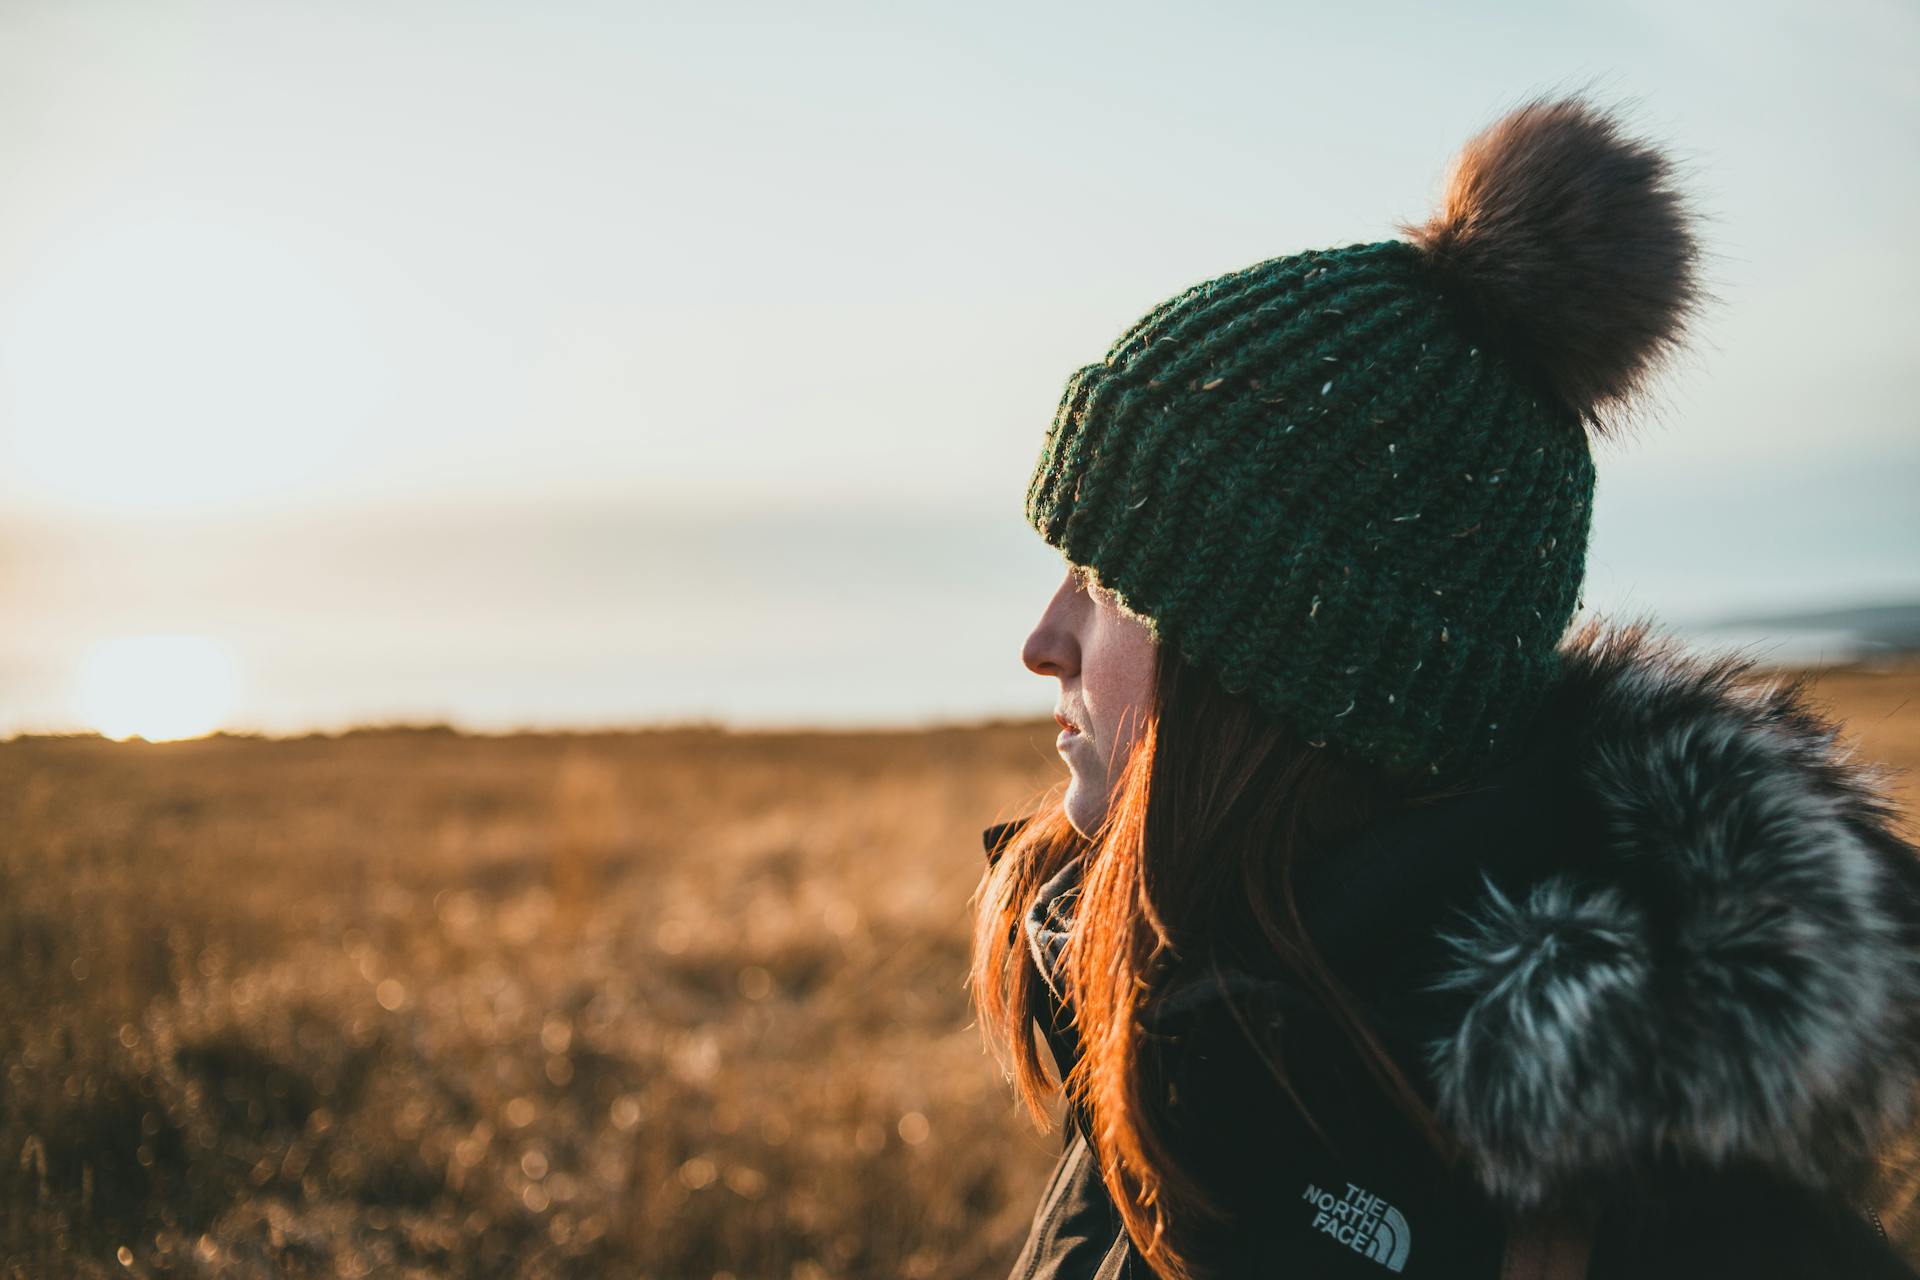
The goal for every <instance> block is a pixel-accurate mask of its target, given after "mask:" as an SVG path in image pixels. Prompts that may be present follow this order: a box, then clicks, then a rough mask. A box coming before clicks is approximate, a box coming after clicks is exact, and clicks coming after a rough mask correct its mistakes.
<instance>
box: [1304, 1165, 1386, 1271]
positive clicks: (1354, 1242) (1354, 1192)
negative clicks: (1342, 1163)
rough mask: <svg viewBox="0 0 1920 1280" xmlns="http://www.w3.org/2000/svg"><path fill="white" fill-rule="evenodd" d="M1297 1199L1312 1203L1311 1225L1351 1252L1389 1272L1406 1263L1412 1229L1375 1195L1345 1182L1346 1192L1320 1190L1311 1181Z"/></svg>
mask: <svg viewBox="0 0 1920 1280" xmlns="http://www.w3.org/2000/svg"><path fill="white" fill-rule="evenodd" d="M1300 1198H1301V1199H1302V1200H1305V1201H1306V1202H1307V1203H1308V1204H1310V1205H1312V1206H1313V1211H1314V1212H1313V1225H1314V1228H1315V1229H1316V1230H1319V1231H1324V1232H1326V1233H1327V1234H1328V1235H1330V1236H1332V1237H1333V1238H1334V1239H1335V1240H1338V1241H1339V1242H1340V1243H1341V1244H1343V1245H1345V1246H1347V1248H1349V1249H1351V1250H1353V1251H1354V1252H1355V1253H1364V1254H1365V1255H1367V1257H1369V1258H1372V1259H1373V1260H1374V1261H1375V1262H1377V1263H1379V1264H1380V1265H1381V1266H1383V1267H1385V1268H1386V1269H1387V1270H1389V1271H1399V1270H1401V1269H1402V1268H1404V1267H1405V1266H1406V1265H1407V1254H1408V1253H1410V1252H1411V1251H1412V1249H1413V1232H1411V1231H1409V1230H1408V1229H1407V1220H1406V1219H1405V1218H1403V1217H1401V1216H1400V1211H1399V1210H1398V1209H1396V1208H1394V1207H1393V1206H1392V1205H1390V1204H1388V1203H1387V1202H1386V1201H1385V1200H1382V1199H1381V1198H1380V1197H1379V1196H1376V1195H1374V1194H1373V1193H1371V1192H1369V1191H1366V1190H1363V1189H1362V1188H1360V1187H1356V1186H1354V1185H1353V1184H1352V1183H1351V1182H1349V1183H1348V1184H1347V1194H1346V1195H1344V1196H1337V1195H1335V1194H1334V1193H1333V1192H1331V1191H1322V1190H1321V1189H1320V1188H1318V1187H1316V1186H1314V1185H1313V1184H1312V1183H1311V1182H1309V1183H1308V1184H1307V1189H1306V1191H1304V1192H1303V1193H1301V1196H1300Z"/></svg>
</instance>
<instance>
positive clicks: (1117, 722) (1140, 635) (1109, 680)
mask: <svg viewBox="0 0 1920 1280" xmlns="http://www.w3.org/2000/svg"><path fill="white" fill-rule="evenodd" d="M1082 656H1083V667H1084V681H1085V688H1086V697H1087V704H1088V709H1089V711H1091V712H1092V713H1093V715H1094V716H1095V717H1096V718H1097V720H1098V721H1099V727H1100V729H1101V730H1102V731H1103V733H1104V735H1105V736H1107V737H1109V738H1110V739H1111V740H1112V741H1113V742H1114V743H1118V742H1120V741H1124V740H1130V739H1131V738H1132V736H1133V734H1134V733H1135V732H1137V731H1138V727H1139V719H1140V716H1141V714H1142V713H1143V712H1144V711H1145V709H1146V707H1147V705H1148V704H1149V703H1151V702H1152V701H1153V671H1154V643H1153V635H1152V633H1151V632H1149V631H1148V630H1147V629H1146V627H1145V626H1143V625H1142V624H1140V623H1137V622H1134V621H1132V620H1131V619H1122V620H1120V621H1119V622H1118V623H1116V624H1115V625H1113V626H1111V627H1108V628H1106V629H1105V631H1104V633H1103V634H1102V635H1101V636H1100V644H1099V645H1098V647H1097V648H1096V649H1093V650H1089V651H1088V652H1087V653H1085V654H1083V655H1082ZM1129 708H1131V709H1133V714H1131V715H1128V714H1127V712H1128V710H1129Z"/></svg>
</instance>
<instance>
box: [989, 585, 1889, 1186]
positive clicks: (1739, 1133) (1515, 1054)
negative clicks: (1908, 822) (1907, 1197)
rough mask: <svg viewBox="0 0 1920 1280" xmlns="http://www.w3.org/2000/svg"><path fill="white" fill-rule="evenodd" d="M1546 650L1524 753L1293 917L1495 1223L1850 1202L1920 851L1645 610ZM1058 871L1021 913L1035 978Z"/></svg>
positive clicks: (1738, 664) (1199, 990)
mask: <svg viewBox="0 0 1920 1280" xmlns="http://www.w3.org/2000/svg"><path fill="white" fill-rule="evenodd" d="M1560 648H1561V653H1562V657H1563V659H1564V662H1563V667H1562V676H1561V678H1560V680H1559V681H1558V683H1557V684H1556V685H1555V687H1554V689H1553V690H1552V692H1551V694H1550V696H1549V698H1548V700H1547V702H1546V704H1545V705H1544V707H1543V709H1542V711H1541V713H1540V715H1539V717H1538V718H1537V720H1536V721H1535V729H1534V731H1533V732H1532V734H1531V741H1530V744H1529V747H1528V749H1527V751H1526V752H1525V753H1524V756H1523V758H1521V759H1519V760H1518V761H1516V762H1515V763H1513V764H1511V765H1509V766H1507V767H1506V768H1503V769H1502V770H1500V771H1499V772H1497V773H1495V774H1492V775H1490V776H1489V777H1488V778H1487V779H1485V780H1483V781H1482V782H1481V783H1479V784H1476V785H1475V786H1473V787H1471V788H1469V789H1467V790H1465V791H1464V792H1462V793H1459V794H1455V795H1450V796H1447V797H1445V798H1444V799H1441V800H1439V801H1436V802H1433V803H1427V804H1419V805H1415V806H1413V807H1411V808H1409V809H1406V810H1403V811H1401V812H1398V813H1396V814H1394V815H1393V816H1392V817H1391V818H1389V819H1387V820H1385V821H1383V822H1381V823H1378V824H1376V825H1375V826H1373V827H1371V828H1369V829H1368V830H1367V831H1366V832H1365V833H1364V834H1363V835H1362V836H1361V837H1360V838H1358V839H1356V840H1354V841H1352V842H1350V843H1349V844H1347V845H1344V846H1342V847H1341V848H1339V849H1337V850H1333V851H1330V852H1328V853H1327V854H1326V855H1324V856H1322V857H1319V858H1316V859H1314V860H1313V861H1312V862H1311V863H1310V864H1309V865H1308V866H1307V867H1305V868H1303V869H1302V871H1301V872H1300V873H1299V879H1298V880H1297V892H1298V896H1299V900H1300V904H1301V912H1302V918H1303V921H1304V922H1305V924H1306V925H1307V927H1308V929H1309V930H1310V932H1312V934H1313V935H1314V937H1315V939H1316V941H1317V942H1318V943H1319V945H1320V949H1321V952H1322V954H1323V956H1324V957H1325V959H1326V960H1327V961H1328V963H1329V965H1330V967H1332V968H1333V970H1334V971H1335V972H1336V973H1339V974H1341V975H1342V977H1343V978H1344V979H1347V980H1348V981H1349V986H1350V988H1351V989H1352V990H1353V991H1354V993H1355V995H1356V997H1357V998H1358V999H1359V1000H1360V1001H1361V1003H1362V1005H1363V1006H1364V1007H1366V1008H1368V1010H1369V1011H1370V1014H1371V1015H1372V1017H1373V1020H1374V1022H1375V1025H1376V1027H1377V1029H1378V1030H1379V1031H1380V1033H1381V1036H1382V1040H1383V1042H1384V1043H1386V1044H1387V1046H1388V1047H1389V1048H1390V1049H1391V1050H1393V1051H1394V1052H1395V1054H1396V1056H1397V1057H1398V1058H1400V1059H1401V1060H1402V1061H1403V1062H1404V1063H1406V1064H1407V1065H1408V1066H1410V1067H1411V1068H1412V1069H1413V1071H1414V1073H1415V1075H1416V1076H1417V1077H1418V1080H1417V1082H1418V1083H1419V1084H1420V1085H1422V1086H1423V1089H1422V1091H1423V1092H1424V1093H1426V1094H1427V1095H1428V1097H1429V1099H1430V1100H1431V1101H1432V1103H1433V1105H1434V1107H1435V1109H1436V1112H1437V1114H1438V1116H1439V1118H1440V1120H1441V1121H1442V1122H1443V1124H1445V1125H1446V1126H1447V1127H1448V1128H1449V1129H1450V1130H1451V1131H1452V1132H1453V1133H1454V1134H1455V1135H1456V1136H1457V1137H1458V1138H1459V1139H1460V1140H1461V1141H1462V1142H1463V1143H1464V1145H1465V1148H1466V1154H1467V1157H1468V1163H1469V1165H1470V1166H1471V1167H1472V1170H1473V1173H1474V1176H1475V1180H1476V1181H1477V1182H1478V1184H1479V1185H1480V1187H1481V1188H1482V1190H1483V1191H1484V1193H1485V1194H1486V1195H1487V1196H1488V1197H1489V1198H1490V1199H1491V1200H1492V1202H1493V1203H1495V1204H1496V1205H1500V1206H1504V1207H1505V1208H1507V1209H1510V1210H1518V1209H1526V1208H1532V1207H1535V1206H1538V1205H1541V1204H1543V1203H1549V1202H1554V1201H1561V1200H1566V1199H1575V1198H1578V1197H1580V1196H1581V1195H1582V1194H1583V1193H1586V1192H1589V1191H1601V1190H1604V1189H1605V1188H1606V1187H1609V1186H1618V1185H1621V1184H1623V1183H1624V1184H1633V1183H1636V1182H1638V1181H1640V1180H1641V1178H1642V1176H1643V1175H1644V1174H1645V1173H1646V1172H1647V1171H1648V1170H1650V1169H1652V1168H1654V1167H1655V1166H1656V1165H1657V1166H1660V1167H1663V1168H1668V1169H1672V1168H1682V1169H1684V1168H1701V1167H1721V1166H1728V1165H1738V1166H1742V1167H1747V1168H1753V1167H1759V1168H1764V1169H1767V1170H1772V1171H1776V1172H1778V1173H1779V1174H1781V1175H1782V1176H1784V1177H1786V1178H1788V1179H1790V1180H1791V1181H1793V1182H1796V1183H1800V1184H1803V1185H1807V1186H1811V1187H1816V1188H1819V1189H1822V1190H1831V1191H1845V1190H1851V1189H1852V1188H1853V1187H1854V1185H1855V1184H1856V1182H1857V1180H1858V1178H1859V1177H1860V1176H1861V1175H1862V1174H1863V1173H1864V1172H1865V1171H1866V1169H1867V1168H1868V1166H1869V1165H1870V1162H1871V1160H1872V1158H1873V1156H1874V1154H1875V1153H1876V1151H1878V1150H1879V1149H1880V1148H1881V1147H1882V1146H1883V1144H1884V1143H1885V1141H1886V1140H1887V1139H1888V1137H1889V1136H1890V1135H1892V1134H1893V1133H1894V1132H1895V1131H1896V1130H1898V1129H1899V1128H1900V1127H1901V1126H1903V1125H1904V1124H1906V1123H1907V1122H1908V1121H1909V1119H1910V1118H1911V1116H1912V1108H1913V1102H1914V1098H1915V1082H1916V1080H1917V1079H1920V856H1917V855H1916V851H1915V850H1914V849H1913V848H1912V847H1911V846H1909V845H1908V844H1906V843H1905V842H1904V841H1903V840H1902V839H1900V838H1899V836H1898V835H1896V834H1895V821H1896V820H1895V808H1894V804H1893V802H1892V800H1891V798H1890V796H1889V793H1888V790H1887V786H1886V783H1887V780H1888V771H1887V770H1885V769H1884V768H1882V767H1880V766H1876V765H1872V764H1869V763H1867V762H1865V761H1863V760H1860V759H1858V758H1857V757H1855V756H1854V754H1853V751H1852V748H1851V747H1850V746H1847V745H1843V744H1842V742H1841V741H1840V738H1839V733H1838V726H1837V725H1836V724H1835V723H1834V722H1833V721H1831V720H1829V719H1827V718H1826V717H1825V716H1824V715H1823V714H1822V713H1821V712H1820V711H1818V710H1817V709H1816V708H1815V706H1814V705H1813V704H1812V702H1811V701H1810V699H1809V697H1808V692H1807V685H1806V682H1805V681H1804V680H1789V679H1769V678H1767V677H1766V676H1765V675H1764V674H1763V673H1759V672H1757V671H1755V670H1754V669H1753V662H1752V660H1751V659H1748V658H1745V657H1743V656H1740V655H1737V654H1723V655H1718V656H1702V655H1698V654H1694V653H1690V652H1689V651H1688V650H1686V649H1685V648H1684V646H1682V645H1681V644H1680V643H1679V642H1678V641H1676V640H1674V639H1673V638H1671V637H1668V636H1662V635H1659V634H1657V633H1656V632H1655V631H1653V629H1652V628H1651V627H1650V625H1649V624H1647V623H1645V622H1638V623H1633V624H1628V625H1617V624H1610V623H1606V622H1603V621H1600V620H1594V621H1590V622H1589V623H1587V624H1586V625H1584V626H1583V627H1581V628H1579V629H1577V630H1576V631H1574V632H1572V633H1570V634H1569V635H1568V636H1567V637H1566V638H1565V639H1564V640H1563V641H1562V643H1561V646H1560ZM1012 825H1014V824H1000V826H998V827H995V828H991V829H989V832H988V846H989V849H990V850H991V849H993V848H995V847H996V846H997V845H998V843H999V839H1000V838H1001V836H1002V835H1003V834H1004V830H1005V829H1006V828H1008V827H1011V826H1012ZM1076 881H1077V874H1076V873H1075V868H1074V867H1072V866H1070V867H1069V868H1068V870H1067V872H1066V873H1064V874H1063V875H1062V876H1059V877H1056V879H1055V881H1054V883H1053V884H1051V885H1049V886H1048V887H1047V888H1046V889H1045V890H1043V893H1042V896H1041V900H1040V901H1038V902H1036V903H1035V904H1034V910H1033V912H1032V913H1030V915H1029V921H1028V923H1029V934H1030V938H1031V939H1032V940H1033V941H1034V943H1035V953H1036V955H1037V956H1039V957H1041V958H1042V960H1043V961H1044V962H1051V961H1054V960H1055V959H1057V956H1058V952H1059V945H1058V944H1059V941H1060V937H1061V933H1060V929H1061V928H1063V927H1065V926H1070V923H1071V919H1070V912H1063V911H1061V910H1060V907H1061V903H1062V902H1063V901H1065V902H1068V903H1070V901H1071V893H1072V890H1073V888H1074V884H1075V882H1076ZM1228 977H1229V978H1230V979H1233V980H1232V981H1230V982H1229V983H1227V984H1224V985H1225V986H1226V987H1227V988H1228V989H1233V988H1238V989H1239V991H1240V992H1241V993H1244V992H1245V990H1246V988H1247V987H1248V986H1249V985H1250V984H1249V982H1248V981H1247V980H1246V977H1245V975H1228ZM1222 985H1223V984H1219V983H1217V982H1215V983H1211V984H1203V983H1193V984H1187V985H1183V986H1181V987H1179V988H1176V989H1175V990H1174V991H1173V992H1172V993H1170V994H1169V995H1168V996H1167V998H1166V1000H1165V1001H1163V1003H1162V1005H1161V1006H1160V1009H1161V1013H1162V1016H1163V1018H1166V1019H1167V1020H1168V1021H1175V1020H1177V1018H1175V1017H1173V1016H1172V1015H1177V1014H1182V1013H1190V1012H1193V1011H1194V1010H1195V1006H1196V1005H1200V1006H1205V1005H1206V1004H1207V1003H1208V1002H1209V1001H1213V1000H1217V999H1218V996H1219V989H1220V987H1221V986H1222ZM1251 985H1257V983H1255V984H1251ZM1062 1044H1064V1045H1065V1047H1066V1048H1067V1050H1068V1051H1069V1052H1071V1051H1073V1046H1072V1042H1071V1038H1070V1036H1069V1037H1068V1038H1067V1039H1066V1040H1065V1041H1062V1040H1060V1039H1058V1038H1056V1039H1055V1045H1056V1053H1058V1052H1059V1050H1060V1047H1061V1046H1062Z"/></svg>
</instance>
